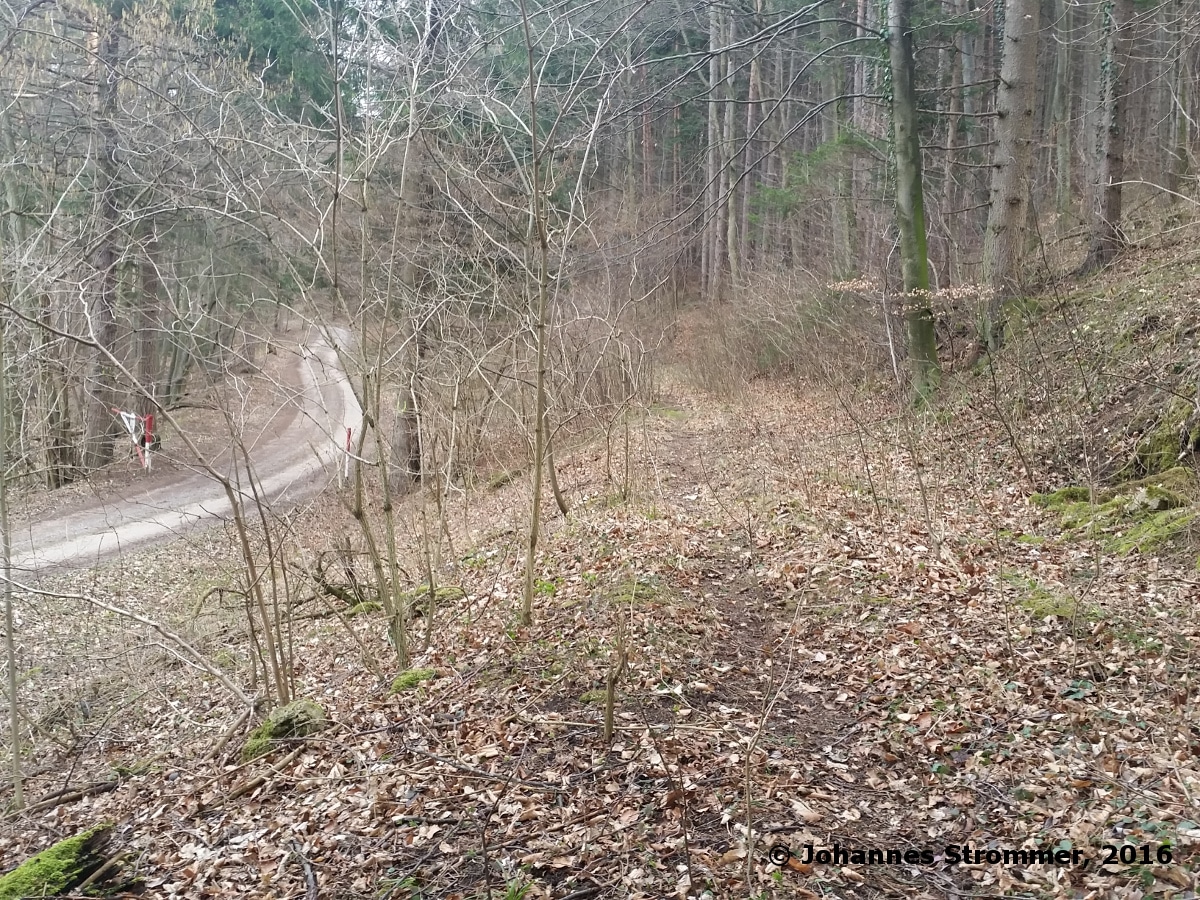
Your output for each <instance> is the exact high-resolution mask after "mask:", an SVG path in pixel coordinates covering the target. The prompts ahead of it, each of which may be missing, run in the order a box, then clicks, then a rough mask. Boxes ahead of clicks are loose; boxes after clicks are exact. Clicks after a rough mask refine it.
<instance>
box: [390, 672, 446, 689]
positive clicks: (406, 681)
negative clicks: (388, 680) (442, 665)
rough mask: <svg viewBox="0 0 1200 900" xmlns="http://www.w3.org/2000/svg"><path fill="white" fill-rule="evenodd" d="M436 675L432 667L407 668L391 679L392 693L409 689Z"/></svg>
mask: <svg viewBox="0 0 1200 900" xmlns="http://www.w3.org/2000/svg"><path fill="white" fill-rule="evenodd" d="M436 676H437V672H435V671H434V670H433V669H409V670H408V671H407V672H401V673H400V674H399V675H397V676H396V678H395V680H394V681H392V693H393V694H403V693H404V692H405V691H411V690H412V689H413V688H415V687H416V686H417V685H419V684H420V683H421V682H423V681H429V680H430V679H431V678H434V677H436Z"/></svg>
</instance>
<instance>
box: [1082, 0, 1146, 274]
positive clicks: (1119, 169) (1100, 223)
mask: <svg viewBox="0 0 1200 900" xmlns="http://www.w3.org/2000/svg"><path fill="white" fill-rule="evenodd" d="M1101 16H1102V24H1103V30H1104V61H1103V63H1102V64H1101V68H1100V135H1099V161H1100V179H1099V184H1098V185H1097V189H1096V199H1095V201H1094V207H1093V208H1094V213H1093V218H1092V233H1091V242H1090V245H1089V247H1088V255H1087V258H1086V259H1084V261H1083V265H1082V266H1080V267H1079V273H1080V274H1088V273H1090V272H1094V271H1096V270H1097V269H1101V268H1103V267H1104V266H1106V265H1108V264H1109V263H1110V262H1112V261H1113V260H1114V259H1115V258H1116V256H1117V253H1119V252H1120V250H1121V247H1122V246H1124V243H1125V236H1124V234H1123V233H1122V231H1121V182H1122V181H1124V179H1125V100H1124V97H1123V96H1122V95H1123V93H1124V91H1125V84H1124V83H1125V75H1126V71H1127V69H1128V66H1129V45H1130V39H1129V29H1130V25H1131V22H1132V20H1133V2H1132V0H1108V2H1106V3H1105V5H1104V7H1103V9H1102V10H1101Z"/></svg>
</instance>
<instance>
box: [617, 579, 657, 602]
mask: <svg viewBox="0 0 1200 900" xmlns="http://www.w3.org/2000/svg"><path fill="white" fill-rule="evenodd" d="M661 590H662V587H661V585H660V584H659V581H658V579H657V578H653V577H649V576H643V577H641V578H627V579H625V580H624V581H622V582H619V583H618V584H617V585H616V586H615V587H613V588H611V589H610V590H609V591H608V597H609V599H610V600H612V602H613V603H619V604H622V605H628V604H630V603H652V602H653V601H654V599H655V598H656V597H658V595H659V593H660V592H661Z"/></svg>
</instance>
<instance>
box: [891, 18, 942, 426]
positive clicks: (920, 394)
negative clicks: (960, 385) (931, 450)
mask: <svg viewBox="0 0 1200 900" xmlns="http://www.w3.org/2000/svg"><path fill="white" fill-rule="evenodd" d="M911 9H912V0H889V2H888V51H889V58H890V61H891V71H892V129H893V135H894V138H895V144H896V224H897V227H898V228H899V231H900V269H901V272H902V274H903V279H904V313H905V319H906V321H907V322H908V344H909V346H908V352H909V356H910V357H911V360H912V377H913V394H914V397H915V399H916V401H917V402H918V403H923V402H924V401H925V400H927V399H928V398H929V397H930V396H931V395H932V394H933V393H934V391H936V390H937V387H938V383H939V382H940V380H941V368H940V366H939V365H938V358H937V339H936V337H935V335H934V330H933V310H932V309H931V308H930V302H929V299H930V298H929V256H928V250H927V247H926V240H925V202H924V192H923V186H922V183H921V177H922V176H921V142H920V138H919V136H918V134H917V91H916V65H915V62H914V58H913V36H912V31H911V30H910V28H909V21H910V18H911V17H910V12H911Z"/></svg>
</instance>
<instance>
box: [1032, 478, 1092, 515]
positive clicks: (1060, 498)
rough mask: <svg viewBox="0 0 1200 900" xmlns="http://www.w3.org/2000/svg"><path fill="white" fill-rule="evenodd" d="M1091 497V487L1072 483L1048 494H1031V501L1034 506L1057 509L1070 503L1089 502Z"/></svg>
mask: <svg viewBox="0 0 1200 900" xmlns="http://www.w3.org/2000/svg"><path fill="white" fill-rule="evenodd" d="M1091 499H1092V492H1091V489H1090V488H1087V487H1085V486H1083V485H1079V484H1072V485H1068V486H1067V487H1064V488H1059V489H1058V490H1057V491H1051V492H1050V493H1047V494H1033V495H1032V496H1030V498H1029V502H1030V503H1032V504H1033V505H1034V506H1040V507H1041V508H1042V509H1057V508H1058V507H1061V506H1066V505H1067V504H1070V503H1088V502H1090V501H1091Z"/></svg>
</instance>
